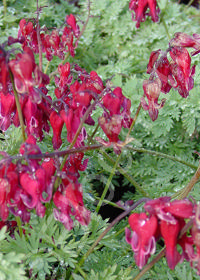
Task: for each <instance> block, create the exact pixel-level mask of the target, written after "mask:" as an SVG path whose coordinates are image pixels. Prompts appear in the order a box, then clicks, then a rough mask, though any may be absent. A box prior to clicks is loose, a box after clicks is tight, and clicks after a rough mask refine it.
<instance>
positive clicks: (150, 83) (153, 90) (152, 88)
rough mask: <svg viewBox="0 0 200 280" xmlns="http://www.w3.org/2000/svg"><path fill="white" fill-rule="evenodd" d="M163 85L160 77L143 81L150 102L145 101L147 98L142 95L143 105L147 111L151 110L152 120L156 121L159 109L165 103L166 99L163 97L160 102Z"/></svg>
mask: <svg viewBox="0 0 200 280" xmlns="http://www.w3.org/2000/svg"><path fill="white" fill-rule="evenodd" d="M161 87H162V83H161V81H160V79H159V78H156V79H155V80H144V82H143V89H144V94H145V96H146V97H147V100H148V104H147V102H146V101H145V98H144V97H142V98H141V105H142V107H143V109H144V110H145V111H148V112H149V116H150V118H151V119H152V121H155V120H156V119H157V118H158V110H159V109H161V108H162V107H163V106H164V104H165V99H162V100H161V103H160V104H159V103H158V98H159V96H160V92H161Z"/></svg>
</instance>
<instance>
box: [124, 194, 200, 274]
mask: <svg viewBox="0 0 200 280" xmlns="http://www.w3.org/2000/svg"><path fill="white" fill-rule="evenodd" d="M144 209H145V211H146V212H143V213H140V214H139V213H134V214H131V215H130V217H129V224H130V227H131V229H132V231H133V232H132V233H131V231H130V230H129V229H128V228H126V232H125V234H126V241H127V242H128V243H129V244H131V246H132V249H133V252H134V257H135V262H136V264H137V266H138V267H139V268H140V269H141V268H142V267H143V266H144V265H145V264H146V263H147V261H148V259H149V257H150V255H152V254H154V253H155V250H156V241H158V240H159V239H160V238H163V240H164V243H165V247H166V254H165V255H166V259H167V263H168V266H169V268H170V269H174V268H175V266H176V265H177V263H179V262H181V261H183V260H184V259H185V260H186V261H189V262H190V264H191V266H194V267H196V268H197V270H198V273H200V242H199V234H200V227H199V225H200V222H199V213H200V206H199V205H198V204H196V203H194V202H191V201H189V200H188V199H184V200H174V201H170V197H161V198H157V199H154V200H150V201H148V202H146V203H145V205H144ZM188 219H190V220H191V221H192V226H191V228H190V229H189V232H186V231H184V232H183V233H182V232H181V231H182V230H183V228H184V226H185V225H186V220H188ZM177 245H179V246H181V248H182V252H179V251H178V250H177Z"/></svg>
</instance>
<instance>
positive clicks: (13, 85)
mask: <svg viewBox="0 0 200 280" xmlns="http://www.w3.org/2000/svg"><path fill="white" fill-rule="evenodd" d="M9 74H10V79H11V82H12V87H13V92H14V96H15V102H16V106H17V112H18V116H19V122H20V126H21V130H22V138H23V141H24V142H25V141H26V134H25V128H24V118H23V114H22V109H21V105H20V102H19V96H18V92H17V90H16V88H15V83H14V78H13V74H12V72H11V70H9Z"/></svg>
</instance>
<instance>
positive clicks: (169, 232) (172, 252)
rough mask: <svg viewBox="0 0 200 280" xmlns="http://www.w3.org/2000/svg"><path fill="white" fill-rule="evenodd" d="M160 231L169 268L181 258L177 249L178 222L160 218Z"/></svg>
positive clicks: (172, 267) (173, 266)
mask: <svg viewBox="0 0 200 280" xmlns="http://www.w3.org/2000/svg"><path fill="white" fill-rule="evenodd" d="M160 231H161V235H162V237H163V239H164V241H165V246H166V259H167V263H168V266H169V268H171V269H174V268H175V266H176V265H177V263H178V262H179V261H180V260H181V255H180V254H179V252H178V251H177V242H178V234H179V232H180V225H179V222H178V221H176V222H175V223H169V222H166V221H164V220H161V222H160Z"/></svg>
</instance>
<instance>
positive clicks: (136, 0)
mask: <svg viewBox="0 0 200 280" xmlns="http://www.w3.org/2000/svg"><path fill="white" fill-rule="evenodd" d="M129 9H130V10H131V11H134V13H135V14H134V13H132V20H133V21H137V23H136V28H139V27H140V22H143V21H145V19H146V16H147V15H149V16H151V19H152V21H154V22H157V21H158V20H159V17H158V15H159V13H160V9H159V8H158V5H157V1H156V0H131V1H130V3H129ZM148 9H149V13H148V12H147V10H148Z"/></svg>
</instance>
